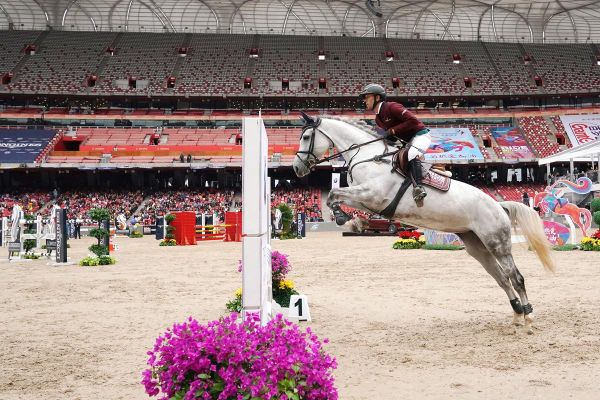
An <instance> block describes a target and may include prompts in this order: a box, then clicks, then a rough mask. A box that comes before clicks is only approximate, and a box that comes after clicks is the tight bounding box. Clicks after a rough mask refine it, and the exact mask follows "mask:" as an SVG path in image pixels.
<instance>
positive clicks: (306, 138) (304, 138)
mask: <svg viewBox="0 0 600 400" xmlns="http://www.w3.org/2000/svg"><path fill="white" fill-rule="evenodd" d="M308 139H310V136H302V140H308Z"/></svg>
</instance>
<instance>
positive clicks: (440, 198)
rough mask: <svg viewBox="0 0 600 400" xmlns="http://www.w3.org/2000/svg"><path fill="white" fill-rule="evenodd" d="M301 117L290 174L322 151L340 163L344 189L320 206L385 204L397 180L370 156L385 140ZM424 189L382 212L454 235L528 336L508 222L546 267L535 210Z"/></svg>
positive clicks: (457, 191)
mask: <svg viewBox="0 0 600 400" xmlns="http://www.w3.org/2000/svg"><path fill="white" fill-rule="evenodd" d="M302 116H303V118H304V121H305V126H304V128H303V131H302V135H301V137H300V146H299V149H298V153H297V154H296V158H295V159H294V163H293V167H294V171H295V172H296V175H297V176H299V177H303V176H306V175H308V174H309V173H310V171H311V168H312V167H313V166H315V165H316V164H318V163H320V162H322V161H323V160H324V159H323V158H321V157H322V156H323V154H325V152H326V151H327V150H328V149H330V148H335V149H337V151H338V152H339V153H342V154H343V156H344V159H345V160H346V161H347V164H346V165H347V166H348V171H349V173H348V185H349V187H344V188H339V189H332V190H331V192H330V193H329V196H328V198H327V205H328V206H329V207H330V208H332V209H333V210H336V209H339V204H346V205H348V206H350V207H352V208H356V209H359V210H364V211H367V212H374V211H375V212H378V211H380V210H383V209H385V208H386V207H387V206H388V205H389V204H390V202H391V201H392V199H393V198H394V197H395V195H396V193H397V192H398V188H399V187H400V185H401V183H402V182H403V180H404V178H403V177H402V176H400V175H399V174H397V173H395V172H391V166H390V163H389V159H390V157H389V156H388V157H384V159H386V158H387V160H388V162H385V161H381V160H380V159H379V158H378V156H379V155H381V154H385V153H386V152H389V150H390V149H389V147H388V146H387V145H386V143H384V142H383V141H382V140H380V139H381V138H380V137H379V136H378V135H376V134H375V133H374V132H373V131H372V130H371V129H370V128H369V127H368V126H367V125H365V124H361V123H359V122H351V121H345V120H342V119H333V118H322V119H317V118H311V117H309V116H307V115H306V114H304V113H303V114H302ZM363 144H364V145H363ZM361 145H362V146H361ZM325 159H332V157H327V158H325ZM427 192H428V195H427V197H426V198H425V200H424V204H423V205H422V207H417V205H416V204H415V202H414V200H413V198H412V196H410V195H406V196H403V197H402V198H401V200H400V202H399V204H398V205H397V207H396V208H395V211H393V212H392V213H390V214H393V218H394V219H397V220H400V221H402V222H403V223H406V224H409V225H413V226H418V227H421V228H428V229H434V230H437V231H443V232H452V233H456V234H457V235H458V236H459V237H460V238H461V239H462V241H463V242H464V244H465V249H466V251H467V253H468V254H470V255H471V256H472V257H473V258H475V259H476V260H477V261H479V263H480V264H481V265H482V266H483V267H484V268H485V270H486V271H487V272H488V273H489V274H490V275H491V276H492V277H493V278H494V279H495V280H496V282H498V285H500V287H501V288H502V289H504V291H505V292H506V294H507V296H508V298H509V300H510V304H511V306H512V308H513V311H514V318H513V323H514V324H515V325H522V321H523V319H524V320H525V326H526V328H527V332H528V333H533V331H532V322H533V308H532V306H531V304H530V303H529V300H528V298H527V293H526V292H525V280H524V279H523V276H522V275H521V273H520V272H519V270H518V269H517V266H516V265H515V262H514V260H513V256H512V254H511V247H512V243H511V223H512V224H518V225H519V226H520V228H521V230H522V231H523V233H524V235H525V237H526V238H527V240H528V242H529V244H530V246H531V248H532V249H533V251H535V253H536V254H537V256H538V257H539V259H540V261H541V262H542V264H543V265H544V267H545V268H546V269H547V270H549V271H554V269H555V266H554V262H553V260H552V258H551V256H550V244H549V243H548V241H547V239H546V236H545V234H544V230H543V227H542V221H541V219H540V217H539V216H538V214H537V213H536V212H535V211H534V210H533V209H531V208H529V207H527V206H525V205H523V204H522V203H517V202H512V201H505V202H501V203H498V202H496V201H495V200H493V199H492V198H491V197H490V196H488V195H486V194H485V193H483V192H482V191H481V190H479V189H477V188H475V187H473V186H471V185H468V184H466V183H463V182H460V181H456V180H453V181H452V182H451V185H450V189H449V190H448V191H447V192H441V191H438V190H436V189H432V188H429V187H428V188H427ZM513 288H514V290H513ZM515 291H516V293H517V294H518V297H517V296H516V295H515ZM519 299H520V301H519Z"/></svg>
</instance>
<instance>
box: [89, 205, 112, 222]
mask: <svg viewBox="0 0 600 400" xmlns="http://www.w3.org/2000/svg"><path fill="white" fill-rule="evenodd" d="M88 215H89V216H90V218H91V219H92V221H96V222H98V223H100V222H102V221H104V220H109V219H110V211H109V210H108V209H106V208H92V209H91V210H90V211H89V212H88Z"/></svg>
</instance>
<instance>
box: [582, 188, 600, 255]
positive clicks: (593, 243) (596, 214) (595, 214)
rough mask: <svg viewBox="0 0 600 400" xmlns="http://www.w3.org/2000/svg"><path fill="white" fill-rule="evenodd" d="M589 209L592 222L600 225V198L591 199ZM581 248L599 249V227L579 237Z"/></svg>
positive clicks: (588, 249)
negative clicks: (587, 234) (581, 237)
mask: <svg viewBox="0 0 600 400" xmlns="http://www.w3.org/2000/svg"><path fill="white" fill-rule="evenodd" d="M590 209H591V211H592V218H593V221H594V223H595V224H596V225H598V226H599V227H600V198H595V199H594V200H592V203H591V204H590ZM581 250H585V251H600V228H599V229H598V230H597V231H596V232H594V233H593V234H592V235H590V236H586V237H584V238H583V239H581Z"/></svg>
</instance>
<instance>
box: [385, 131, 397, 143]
mask: <svg viewBox="0 0 600 400" xmlns="http://www.w3.org/2000/svg"><path fill="white" fill-rule="evenodd" d="M392 132H393V131H392V130H387V131H385V140H387V141H389V142H395V141H397V140H398V138H397V137H396V136H395V135H394V134H393V133H392Z"/></svg>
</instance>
